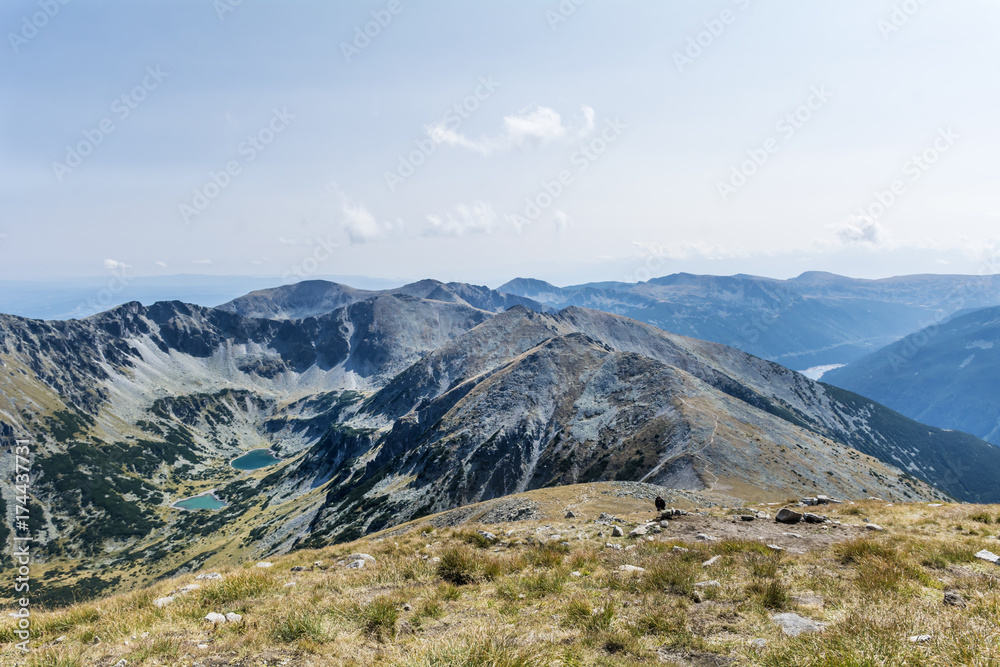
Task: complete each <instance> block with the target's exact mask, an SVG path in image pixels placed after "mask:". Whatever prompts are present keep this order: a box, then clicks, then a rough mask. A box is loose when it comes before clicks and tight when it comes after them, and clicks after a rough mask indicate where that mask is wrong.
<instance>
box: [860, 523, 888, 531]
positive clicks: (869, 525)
mask: <svg viewBox="0 0 1000 667" xmlns="http://www.w3.org/2000/svg"><path fill="white" fill-rule="evenodd" d="M865 528H867V529H868V530H871V531H874V532H877V533H878V532H881V531H883V530H885V528H883V527H882V526H880V525H878V524H877V523H866V524H865Z"/></svg>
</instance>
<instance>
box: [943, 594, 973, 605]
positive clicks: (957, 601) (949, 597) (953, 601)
mask: <svg viewBox="0 0 1000 667" xmlns="http://www.w3.org/2000/svg"><path fill="white" fill-rule="evenodd" d="M944 603H945V604H946V605H947V606H949V607H965V606H967V604H968V603H967V602H966V601H965V598H963V597H962V596H961V595H959V593H958V592H957V591H945V592H944Z"/></svg>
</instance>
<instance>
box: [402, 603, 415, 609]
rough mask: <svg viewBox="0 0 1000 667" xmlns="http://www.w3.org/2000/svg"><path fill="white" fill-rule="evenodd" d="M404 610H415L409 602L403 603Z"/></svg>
mask: <svg viewBox="0 0 1000 667" xmlns="http://www.w3.org/2000/svg"><path fill="white" fill-rule="evenodd" d="M403 611H413V607H411V606H410V604H409V603H406V604H404V605H403Z"/></svg>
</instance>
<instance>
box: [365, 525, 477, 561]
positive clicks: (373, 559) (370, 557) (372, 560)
mask: <svg viewBox="0 0 1000 667" xmlns="http://www.w3.org/2000/svg"><path fill="white" fill-rule="evenodd" d="M476 532H477V533H479V534H480V535H482V536H483V537H485V538H486V539H487V540H489V541H490V542H496V541H497V536H496V535H494V534H493V533H491V532H490V531H488V530H477V531H476ZM369 558H371V556H369ZM374 560H375V559H374V558H372V561H374Z"/></svg>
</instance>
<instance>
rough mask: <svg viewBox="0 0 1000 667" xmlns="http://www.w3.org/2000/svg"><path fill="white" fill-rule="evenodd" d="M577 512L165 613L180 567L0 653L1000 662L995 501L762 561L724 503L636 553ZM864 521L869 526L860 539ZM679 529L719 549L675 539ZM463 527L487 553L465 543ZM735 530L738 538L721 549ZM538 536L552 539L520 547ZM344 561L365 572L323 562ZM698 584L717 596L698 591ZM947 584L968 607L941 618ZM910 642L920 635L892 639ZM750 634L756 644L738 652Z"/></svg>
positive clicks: (207, 594) (380, 659) (416, 660)
mask: <svg viewBox="0 0 1000 667" xmlns="http://www.w3.org/2000/svg"><path fill="white" fill-rule="evenodd" d="M577 492H579V489H577ZM545 493H549V494H552V499H554V502H555V501H558V503H562V502H564V501H565V500H566V499H567V498H566V497H565V496H564V495H560V494H559V493H558V492H556V491H550V490H547V491H546V492H545ZM595 502H596V503H598V504H595V505H589V504H588V503H586V502H580V503H577V511H579V512H581V513H582V514H584V516H583V517H577V518H570V519H546V520H543V521H532V522H518V523H511V524H500V525H497V524H494V525H489V526H478V525H463V526H457V527H453V528H448V527H440V528H435V527H434V526H433V525H431V524H430V523H426V522H424V523H418V524H414V525H410V526H407V527H404V529H403V530H396V531H391V532H387V533H384V534H382V535H380V536H372V537H370V538H367V539H364V540H360V541H358V542H355V543H352V544H348V545H339V546H336V547H330V548H326V549H321V550H317V551H309V552H299V553H294V554H290V555H288V556H284V557H277V558H273V559H271V560H272V562H273V563H274V566H273V567H271V568H268V569H261V568H256V567H253V565H252V564H246V565H245V566H242V567H235V568H231V569H228V570H225V569H224V570H220V571H221V572H222V573H223V575H224V578H223V579H222V580H221V581H218V582H211V581H199V582H198V583H200V584H203V587H202V588H201V589H199V590H195V591H191V592H189V593H187V594H184V595H181V596H178V597H177V598H176V601H175V602H174V603H172V604H170V605H168V606H166V607H163V608H157V607H156V606H154V605H153V600H154V599H156V598H159V597H162V596H166V595H168V594H170V593H171V592H173V591H176V590H178V589H179V588H181V587H182V586H185V585H187V584H190V583H194V582H195V579H194V575H193V574H192V575H186V576H182V577H178V578H176V579H172V580H168V581H162V582H159V583H157V584H155V585H154V586H152V587H151V588H148V589H144V590H141V591H136V592H132V593H127V594H123V595H118V596H115V597H112V598H107V599H104V600H99V601H95V602H92V603H88V604H81V605H77V606H74V607H70V608H67V609H62V610H54V611H50V612H42V613H37V614H36V615H34V616H33V623H34V626H33V630H34V632H35V633H36V642H35V648H34V650H33V651H32V653H31V654H30V655H29V656H27V657H24V656H21V655H19V653H18V652H17V651H15V649H14V646H13V643H11V641H12V639H13V638H12V635H11V633H10V627H9V626H6V625H2V626H0V642H4V643H2V644H0V657H2V658H3V663H4V664H12V665H13V664H20V665H29V666H43V665H50V666H60V665H65V666H71V665H114V664H115V663H116V662H117V661H118V660H120V659H121V658H125V659H126V660H127V661H128V665H129V666H130V667H133V666H135V665H149V666H154V665H170V666H181V665H187V666H192V667H193V666H194V665H204V666H206V667H207V666H209V665H246V666H248V667H249V666H251V665H279V664H284V665H293V666H298V665H303V666H304V665H316V666H325V665H366V666H367V665H399V666H428V667H429V666H432V665H461V666H465V667H474V666H479V665H482V666H495V667H515V666H523V667H528V666H534V665H567V666H570V665H607V666H610V665H663V664H670V661H674V662H676V663H677V664H694V665H702V664H704V665H710V664H734V665H768V666H775V667H776V666H778V665H810V666H813V665H815V666H830V667H832V666H834V665H836V666H851V665H858V666H861V665H941V666H944V665H948V666H951V665H983V666H985V665H996V664H1000V568H998V567H996V566H993V565H990V564H988V563H985V562H982V561H977V560H975V559H974V558H973V554H974V553H976V552H977V551H979V550H980V549H983V548H987V549H991V550H993V551H994V552H996V551H1000V543H998V541H997V540H996V537H995V536H996V534H997V532H998V531H1000V523H998V522H1000V507H997V506H970V505H945V506H943V507H929V506H928V505H926V504H907V505H892V506H887V505H886V503H882V502H874V501H871V502H862V503H857V504H845V505H838V506H830V507H824V508H822V511H823V512H824V513H825V514H827V515H829V516H830V517H831V518H832V519H835V520H838V521H841V522H843V523H844V524H852V526H846V525H844V526H804V525H800V526H795V527H788V528H784V527H782V530H786V531H790V532H795V533H799V534H801V535H802V536H803V537H802V538H787V539H786V541H785V544H786V545H787V546H786V548H785V549H784V551H782V552H780V553H775V552H773V551H772V550H770V549H769V548H767V546H765V544H764V542H762V541H760V540H759V539H757V538H756V537H755V536H754V533H755V531H757V532H761V531H765V530H774V529H775V525H774V523H773V521H767V522H761V521H755V522H749V523H747V524H745V525H744V523H743V522H739V521H738V520H737V522H736V523H734V519H733V517H732V515H733V512H732V511H731V510H728V509H723V508H716V509H712V510H709V511H708V514H710V515H711V516H692V517H684V518H681V519H679V520H677V521H672V522H671V524H670V526H669V527H667V528H666V529H665V530H664V532H662V533H659V534H656V535H653V536H652V537H653V540H652V541H647V540H645V539H638V540H637V539H634V538H628V537H625V538H610V537H609V534H610V531H609V530H608V528H607V527H606V526H604V525H601V524H595V523H594V522H593V519H594V518H595V517H596V516H597V513H596V512H595V511H594V510H596V509H597V507H598V505H599V506H600V507H601V508H602V510H601V511H614V508H615V507H616V506H617V507H618V510H617V511H615V514H616V515H617V516H619V517H621V518H623V519H627V520H631V521H632V522H637V521H639V520H642V521H645V520H649V519H650V518H652V515H651V514H650V513H649V512H648V510H646V509H644V507H645V505H644V504H642V503H636V502H634V501H632V500H630V499H617V498H609V497H602V498H598V499H595ZM558 503H557V504H558ZM774 509H775V508H769V510H770V511H771V513H772V514H773V511H774ZM562 511H565V510H562ZM865 519H867V520H869V521H872V522H875V523H878V524H879V525H881V526H882V527H883V528H884V529H885V530H884V531H883V532H875V531H868V530H865V529H864V528H862V527H861V525H862V524H863V522H864V520H865ZM686 523H690V524H691V526H697V529H698V530H704V531H705V532H709V534H711V533H712V532H715V533H717V534H718V535H720V539H718V540H714V541H700V540H695V539H692V537H691V535H690V533H688V532H687V531H686V530H685V528H686V527H690V526H685V524H686ZM477 528H483V529H485V530H489V531H491V532H493V533H496V534H497V535H498V536H499V537H500V540H499V541H498V542H497V543H489V542H486V541H484V540H482V539H480V538H479V536H478V534H477V532H476V529H477ZM736 529H739V530H741V531H743V532H744V533H745V535H741V536H733V535H732V531H734V530H736ZM510 530H513V531H515V532H514V534H512V535H510V536H506V535H504V533H505V532H506V531H510ZM726 531H729V532H728V533H727V532H726ZM599 532H603V533H604V536H599V535H598V533H599ZM552 535H561V536H562V537H564V538H566V539H565V541H567V542H568V543H569V546H566V545H564V544H561V542H562V541H563V540H542V541H541V543H540V541H539V540H538V538H539V537H546V536H552ZM727 535H728V537H726V536H727ZM761 535H763V533H762V532H761ZM581 537H582V539H580V538H581ZM609 542H610V543H616V544H620V545H621V546H622V547H623V548H622V549H620V550H619V549H614V548H608V547H606V546H605V545H606V544H607V543H609ZM674 546H683V547H684V548H686V549H688V551H686V552H680V551H675V550H674V549H673V547H674ZM626 547H634V548H626ZM354 552H363V553H369V554H371V555H372V556H374V557H375V558H376V560H377V563H376V564H375V565H373V566H371V565H369V566H368V567H365V568H362V569H357V570H348V569H345V568H343V567H341V566H338V565H337V564H336V562H337V561H338V560H339V559H341V558H343V557H345V556H346V555H347V554H350V553H354ZM716 555H718V556H719V557H720V558H719V559H718V560H717V561H716V562H715V563H714V564H713V565H711V566H708V567H705V566H703V565H702V563H703V562H704V561H705V560H708V559H709V558H711V557H712V556H716ZM434 559H441V560H440V561H435V560H434ZM314 561H322V562H323V565H322V566H321V567H314V566H313V562H314ZM623 565H634V566H638V567H641V568H644V570H645V571H644V572H623V571H622V570H620V567H621V566H623ZM295 566H302V567H305V568H306V569H305V570H304V571H300V572H292V571H291V568H292V567H295ZM574 573H576V574H574ZM704 580H715V581H717V582H718V586H697V585H696V584H698V583H700V582H702V581H704ZM292 583H294V585H288V584H292ZM945 590H954V591H957V592H958V593H959V594H960V595H961V596H962V597H963V598H964V599H965V601H966V603H967V606H966V607H964V608H963V607H953V606H947V605H945V604H944V602H943V598H944V591H945ZM213 611H214V612H220V613H225V612H229V611H233V612H237V613H239V614H241V615H242V616H243V618H244V621H243V622H242V623H238V624H225V625H221V626H219V627H217V628H212V627H211V626H210V625H208V624H206V623H205V622H204V621H203V620H202V619H203V617H204V616H205V614H207V613H208V612H213ZM778 611H794V612H797V613H799V614H801V615H803V616H807V617H810V618H813V619H816V620H820V621H823V622H825V623H827V627H826V629H825V630H824V631H823V632H822V633H819V634H808V635H800V636H799V637H796V638H791V637H785V636H783V635H782V633H781V632H780V630H779V629H778V628H777V627H776V626H775V625H774V623H773V622H772V621H771V615H772V614H774V613H775V612H778ZM924 634H929V635H931V639H930V640H929V641H926V642H920V643H915V642H910V641H909V640H908V637H910V636H913V635H924ZM60 637H65V639H64V640H62V641H61V642H59V643H56V640H57V638H60ZM754 639H764V640H766V642H767V644H766V646H765V647H764V648H756V647H754V646H752V645H751V643H750V642H751V640H754ZM199 646H203V647H199ZM718 658H728V659H730V660H731V662H726V661H725V660H718Z"/></svg>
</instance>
